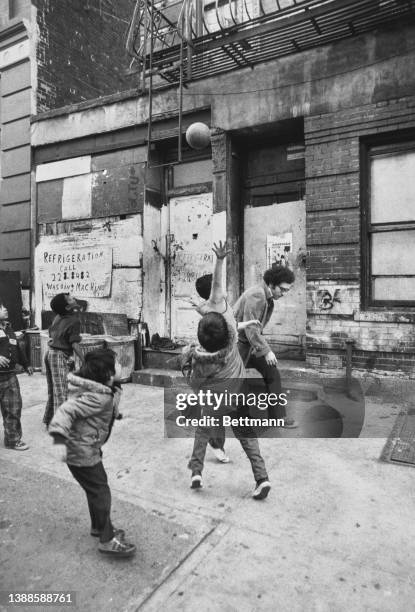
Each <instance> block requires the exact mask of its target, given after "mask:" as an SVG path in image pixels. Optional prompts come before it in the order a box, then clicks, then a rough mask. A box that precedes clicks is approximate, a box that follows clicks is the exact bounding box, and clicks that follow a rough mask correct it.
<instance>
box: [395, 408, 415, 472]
mask: <svg viewBox="0 0 415 612" xmlns="http://www.w3.org/2000/svg"><path fill="white" fill-rule="evenodd" d="M391 461H397V462H399V463H410V464H413V465H414V466H415V415H408V416H407V417H406V419H405V421H404V424H403V426H402V428H401V431H400V432H399V437H398V438H397V440H396V441H395V445H394V448H393V451H392V453H391Z"/></svg>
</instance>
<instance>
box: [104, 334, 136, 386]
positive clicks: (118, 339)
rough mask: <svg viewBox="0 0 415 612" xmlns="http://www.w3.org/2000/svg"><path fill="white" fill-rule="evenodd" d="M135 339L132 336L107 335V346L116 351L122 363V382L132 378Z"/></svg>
mask: <svg viewBox="0 0 415 612" xmlns="http://www.w3.org/2000/svg"><path fill="white" fill-rule="evenodd" d="M134 342H135V339H134V338H133V337H131V336H105V344H106V346H107V348H109V349H111V350H112V351H114V353H115V354H116V355H117V360H118V362H119V363H120V365H121V382H128V381H129V380H131V374H132V373H133V370H134V363H135V347H134Z"/></svg>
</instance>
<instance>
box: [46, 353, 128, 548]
mask: <svg viewBox="0 0 415 612" xmlns="http://www.w3.org/2000/svg"><path fill="white" fill-rule="evenodd" d="M84 359H85V361H84V364H83V365H82V367H81V368H80V369H79V370H78V372H76V373H75V374H69V375H68V383H69V392H70V396H69V398H68V400H67V401H66V402H64V403H63V404H62V405H61V406H59V408H58V410H57V412H56V414H55V416H54V417H53V419H52V421H51V423H50V426H49V430H48V431H49V433H50V435H51V436H53V438H54V444H55V448H57V449H58V453H57V454H60V455H61V458H62V459H63V461H66V463H67V465H68V468H69V470H70V471H71V473H72V475H73V477H74V478H75V480H77V481H78V482H79V484H80V485H81V487H82V488H83V490H84V491H85V493H86V496H87V500H88V507H89V513H90V516H91V535H92V536H95V537H99V544H98V550H99V551H100V552H102V553H105V554H108V555H112V556H114V557H131V556H132V555H133V554H134V553H135V551H136V547H135V546H134V544H129V543H127V542H126V541H125V539H124V535H125V533H124V531H123V530H122V529H114V527H113V525H112V523H111V516H110V515H111V491H110V488H109V486H108V479H107V474H106V472H105V469H104V466H103V464H102V451H101V447H102V446H103V444H104V443H105V442H106V441H107V440H108V438H109V436H110V433H111V429H112V425H113V423H114V419H116V418H117V415H118V403H119V399H120V395H121V389H120V388H119V386H117V380H119V376H120V366H119V364H118V363H117V362H116V361H115V353H114V352H113V351H111V350H109V349H99V350H95V351H91V352H90V353H87V355H85V358H84ZM59 449H60V450H61V453H59Z"/></svg>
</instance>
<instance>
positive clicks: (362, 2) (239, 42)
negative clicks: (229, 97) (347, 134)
mask: <svg viewBox="0 0 415 612" xmlns="http://www.w3.org/2000/svg"><path fill="white" fill-rule="evenodd" d="M414 9H415V0H170V1H169V0H136V3H135V7H134V12H133V16H132V18H131V22H130V25H129V28H128V33H127V41H126V48H127V51H128V53H129V54H130V56H131V57H132V61H131V64H132V66H133V67H135V68H136V70H137V73H138V79H139V88H140V90H141V92H143V93H147V94H148V100H149V113H148V146H149V148H150V147H151V145H152V144H153V143H154V142H155V141H156V140H157V139H158V138H159V136H158V135H157V133H156V132H155V131H154V130H153V123H154V121H155V120H156V119H157V115H155V114H154V113H153V94H154V92H155V91H156V90H157V89H158V88H160V87H162V86H163V85H164V86H165V85H166V84H170V85H172V86H175V87H176V88H177V97H178V102H177V110H176V111H175V113H174V114H175V116H176V117H177V121H178V125H177V127H176V128H174V129H173V130H172V135H175V136H177V138H178V161H180V159H181V148H182V147H181V140H182V115H183V88H184V87H186V85H187V84H188V83H189V82H190V81H195V80H198V79H206V78H209V77H212V76H215V75H218V74H223V73H225V72H228V71H230V70H236V69H243V68H253V67H254V66H255V64H258V63H262V62H267V61H270V60H274V59H277V58H279V57H283V56H285V55H292V54H294V53H299V52H304V51H307V50H308V49H312V48H315V47H318V46H321V45H325V44H328V43H332V42H334V41H336V40H339V39H344V38H350V37H353V36H358V35H360V34H363V33H365V32H367V31H370V30H373V29H375V28H376V27H378V26H380V25H382V24H387V23H391V22H393V21H394V20H396V19H399V18H402V17H406V18H407V19H413V18H414V15H415V10H414ZM163 137H166V135H165V134H163Z"/></svg>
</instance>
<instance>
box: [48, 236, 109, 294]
mask: <svg viewBox="0 0 415 612" xmlns="http://www.w3.org/2000/svg"><path fill="white" fill-rule="evenodd" d="M39 272H40V278H41V281H42V289H43V296H44V297H45V298H51V297H53V296H54V295H56V294H57V293H72V294H73V295H74V296H75V297H79V298H83V297H107V296H109V295H110V294H111V274H112V249H111V248H110V247H99V246H98V247H80V248H76V247H75V248H72V249H70V250H65V249H59V248H57V247H55V246H54V247H50V248H48V247H45V250H44V251H43V253H42V254H41V261H40V263H39Z"/></svg>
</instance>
